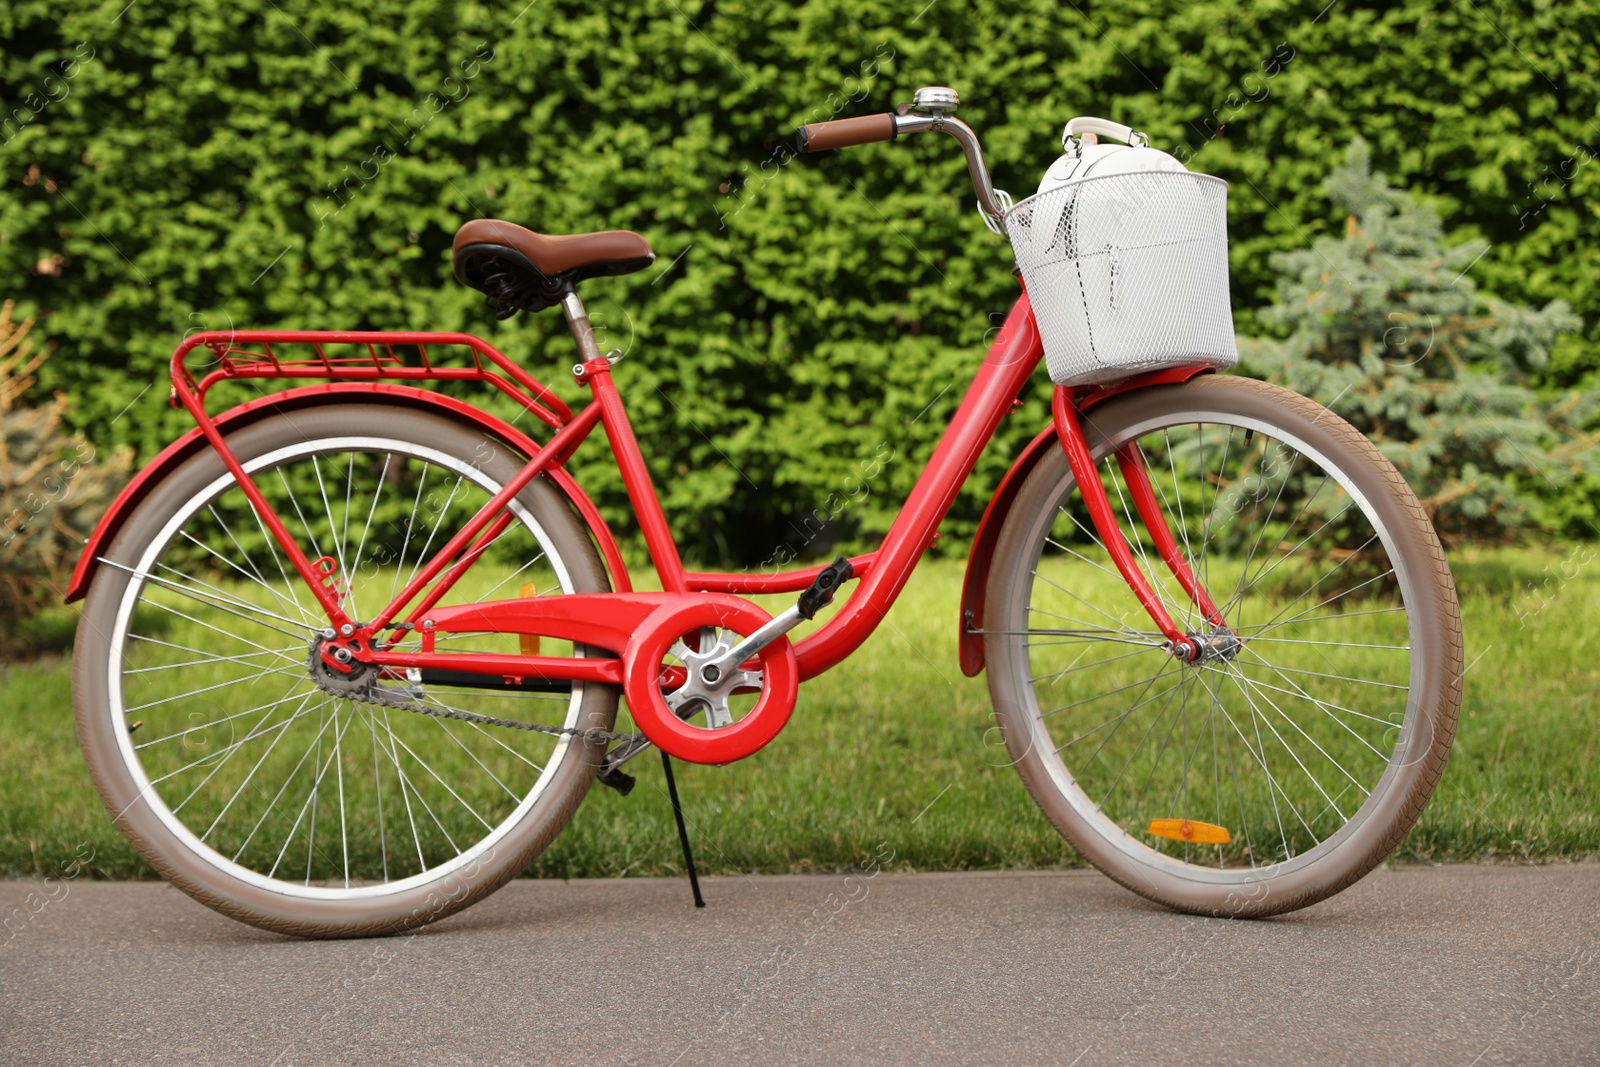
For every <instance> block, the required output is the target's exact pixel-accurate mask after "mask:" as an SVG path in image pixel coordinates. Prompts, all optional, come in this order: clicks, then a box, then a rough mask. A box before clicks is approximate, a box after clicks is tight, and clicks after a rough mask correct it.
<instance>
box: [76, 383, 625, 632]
mask: <svg viewBox="0 0 1600 1067" xmlns="http://www.w3.org/2000/svg"><path fill="white" fill-rule="evenodd" d="M352 401H355V402H362V401H370V402H372V403H383V404H398V405H402V406H405V407H409V408H414V409H418V410H422V411H431V412H434V413H436V414H440V415H443V416H445V417H446V418H452V419H455V420H457V421H465V422H470V423H472V424H474V425H476V426H478V427H479V428H480V429H482V430H483V431H484V432H485V433H487V434H488V435H489V436H491V437H493V438H496V439H497V440H499V441H501V442H502V443H504V444H505V445H506V446H507V447H508V448H512V449H516V450H517V451H519V452H520V453H521V454H522V455H524V456H529V455H532V454H533V453H534V452H535V451H536V450H537V449H538V448H539V445H538V444H537V443H536V442H535V441H534V440H533V439H532V438H531V437H529V436H528V435H527V434H525V433H523V432H522V431H521V430H518V429H517V428H516V427H514V426H512V425H511V424H510V423H508V422H506V421H505V420H504V419H501V418H498V417H496V416H494V415H490V414H489V413H488V412H485V411H480V410H479V409H477V408H475V407H473V406H472V405H470V404H467V403H464V402H463V401H460V400H457V399H455V398H454V397H450V396H445V395H443V394H440V393H433V392H428V391H427V390H423V389H416V388H413V387H411V386H406V385H392V384H387V383H372V384H368V383H361V384H348V385H340V384H334V385H308V386H304V387H302V388H299V389H290V390H286V391H284V392H281V393H273V394H272V395H271V396H265V397H261V398H260V399H257V400H252V401H250V402H248V403H245V404H240V405H239V406H238V407H236V408H232V409H230V410H228V411H225V412H223V413H222V414H220V415H218V416H217V417H216V424H217V429H218V430H220V431H221V432H222V433H223V434H224V435H227V434H230V433H233V432H234V431H237V430H241V429H243V428H244V427H246V426H249V425H251V424H252V423H256V422H259V421H261V420H262V419H264V418H268V417H270V416H273V415H280V414H284V413H286V412H291V411H302V410H304V409H306V408H308V407H314V406H317V405H321V404H344V403H350V402H352ZM209 447H210V446H209V445H208V444H207V443H206V439H205V437H204V436H203V435H202V434H201V433H200V430H199V428H198V427H196V428H195V429H193V430H190V431H189V432H188V433H186V434H184V435H183V436H182V437H180V438H178V439H177V440H176V441H174V442H172V444H170V445H168V446H167V447H166V448H164V449H162V450H161V453H160V454H159V455H158V456H156V458H155V459H153V460H151V461H150V462H149V463H148V464H146V465H145V467H144V469H143V470H141V471H140V472H139V473H138V474H137V475H135V476H134V479H133V481H131V482H129V483H128V484H127V486H126V487H124V488H123V490H122V492H121V493H119V494H118V495H117V499H116V500H115V501H113V502H112V504H111V508H110V510H108V511H107V512H106V513H105V516H104V517H103V518H102V519H101V520H100V524H99V525H98V526H96V527H95V530H94V533H93V534H91V535H90V536H89V540H88V542H87V543H86V544H85V545H84V548H83V554H82V555H80V556H79V557H78V565H77V567H75V568H74V569H73V572H72V581H71V583H70V584H69V585H68V586H67V596H66V600H67V603H69V604H70V603H72V602H73V601H76V600H81V599H82V598H83V596H84V594H85V593H87V592H88V589H89V583H90V582H91V581H93V580H94V575H95V571H96V570H97V569H98V567H99V560H100V557H101V555H102V554H103V553H104V552H105V550H106V547H107V546H109V545H110V544H111V542H112V541H113V540H115V538H116V536H117V533H118V531H120V530H121V529H122V525H123V523H124V522H126V521H127V518H128V516H129V515H130V514H131V513H132V512H133V509H134V508H135V507H137V506H138V504H139V502H140V501H141V500H143V499H144V498H145V497H146V496H148V495H149V493H150V491H151V490H152V489H154V488H155V487H156V485H157V484H159V483H160V481H161V479H163V478H165V477H166V476H167V475H168V474H170V473H171V472H172V471H174V470H176V469H177V468H178V467H179V466H180V465H181V464H182V463H183V462H184V461H185V460H187V459H189V457H190V456H193V455H194V454H195V453H197V452H199V451H201V450H202V449H205V448H209ZM544 477H546V478H548V479H549V480H550V482H551V483H552V484H554V485H555V487H556V488H557V489H558V490H560V491H561V493H562V494H563V495H564V496H565V497H566V498H567V500H568V502H569V503H571V505H572V506H573V508H574V509H575V510H576V511H577V512H578V514H579V516H580V517H581V518H582V519H583V522H584V525H586V526H587V527H588V528H589V533H590V535H591V536H592V537H593V538H594V539H595V543H596V544H597V545H598V547H599V549H600V555H601V557H602V558H604V560H605V561H606V568H607V569H608V570H609V571H610V572H611V587H612V588H613V589H614V590H616V591H618V592H623V593H626V592H630V591H631V590H632V589H633V583H632V581H631V580H630V579H629V576H628V568H627V564H626V563H624V562H623V559H622V552H621V550H620V549H618V547H617V539H616V537H615V536H613V535H612V533H611V528H610V527H609V526H607V525H606V521H605V519H604V518H603V517H602V516H601V515H600V511H599V509H598V508H596V507H595V505H594V501H592V500H590V499H589V497H588V495H587V494H586V493H584V491H583V490H582V489H581V488H580V487H579V486H578V483H577V482H576V481H574V480H573V477H572V475H571V474H569V473H567V471H566V470H564V469H561V468H550V469H548V470H546V471H545V472H544Z"/></svg>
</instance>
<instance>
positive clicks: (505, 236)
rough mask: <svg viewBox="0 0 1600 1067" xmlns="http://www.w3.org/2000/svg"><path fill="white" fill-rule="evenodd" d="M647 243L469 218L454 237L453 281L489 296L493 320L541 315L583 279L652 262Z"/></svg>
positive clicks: (614, 233) (630, 236)
mask: <svg viewBox="0 0 1600 1067" xmlns="http://www.w3.org/2000/svg"><path fill="white" fill-rule="evenodd" d="M655 258H656V257H655V253H654V252H652V251H650V242H648V241H646V240H645V239H644V238H643V237H641V236H639V235H638V234H636V233H632V232H630V231H628V230H603V231H601V232H599V233H579V234H572V235H570V236H565V237H553V236H550V235H548V234H542V233H534V232H533V231H532V230H529V229H526V228H524V227H522V226H518V225H516V224H514V223H510V222H502V221H500V220H499V219H473V220H472V221H471V222H469V223H467V224H466V225H465V226H463V227H461V229H460V230H458V231H457V232H456V239H455V268H456V278H457V279H458V280H459V281H462V282H465V283H466V284H467V285H470V286H471V287H472V288H474V289H477V290H478V291H480V292H482V293H485V294H487V295H488V297H489V299H490V301H491V302H492V303H493V304H494V306H495V317H496V318H501V319H505V318H510V317H511V316H512V315H514V314H516V313H517V312H518V311H543V310H544V309H545V308H547V307H552V306H554V305H555V304H558V303H560V302H561V298H562V297H563V296H565V295H566V294H567V293H570V292H574V291H576V288H577V284H578V283H579V282H581V281H583V280H584V279H585V278H598V277H601V276H604V275H608V274H631V273H633V272H634V271H636V270H643V269H644V268H645V267H648V266H649V265H650V263H651V261H652V260H654V259H655Z"/></svg>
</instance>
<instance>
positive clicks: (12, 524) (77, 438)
mask: <svg viewBox="0 0 1600 1067" xmlns="http://www.w3.org/2000/svg"><path fill="white" fill-rule="evenodd" d="M13 314H14V309H13V306H12V303H11V301H9V300H8V301H6V303H5V304H4V305H3V306H0V617H3V618H4V619H6V620H7V625H6V626H5V628H4V629H3V630H0V654H8V653H16V652H19V651H27V650H32V649H40V648H50V647H61V646H62V645H63V644H64V642H65V638H64V634H66V633H67V632H68V630H69V629H70V622H68V621H64V619H63V617H62V616H63V612H62V611H61V610H59V609H57V610H53V611H52V610H47V606H48V605H50V604H51V602H52V601H54V602H56V603H57V604H59V602H60V598H61V595H62V593H63V592H64V590H65V585H66V580H67V577H68V575H69V572H70V571H71V568H72V565H73V564H74V563H75V562H76V560H77V556H78V552H79V551H80V549H81V548H82V546H83V541H84V538H85V537H86V536H87V535H88V533H89V532H90V531H91V530H92V529H93V528H94V523H95V522H96V521H97V520H98V519H99V518H100V515H101V514H102V513H103V512H104V511H105V509H106V507H107V506H108V505H109V504H110V503H111V500H112V498H113V496H114V495H115V493H116V491H117V489H118V487H119V485H120V483H121V481H122V480H123V477H124V475H125V474H126V472H127V470H128V467H129V464H130V462H131V456H130V455H128V454H127V453H122V454H119V455H114V456H112V457H110V458H109V459H108V460H101V459H100V457H98V456H97V454H96V452H95V448H94V446H93V445H91V444H90V443H89V441H88V440H87V439H86V438H84V437H83V435H82V434H77V433H72V432H69V431H68V430H67V429H66V428H64V426H63V425H62V414H63V412H64V411H65V410H66V407H67V398H66V397H65V396H62V395H60V394H57V395H56V396H55V397H54V398H53V399H52V400H50V401H49V402H48V403H46V404H43V405H41V406H37V407H27V406H24V405H23V399H24V396H25V394H26V393H27V391H28V388H29V386H30V385H32V384H33V380H34V375H35V373H36V372H37V371H38V370H39V368H40V367H41V366H42V365H43V363H44V361H45V356H46V352H44V351H42V350H41V351H37V352H36V351H34V348H33V344H32V341H31V339H30V337H29V333H30V332H31V330H32V329H33V325H34V320H33V319H32V318H28V319H26V320H24V321H23V322H22V323H20V324H18V323H17V322H15V320H14V319H13Z"/></svg>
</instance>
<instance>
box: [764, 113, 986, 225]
mask: <svg viewBox="0 0 1600 1067" xmlns="http://www.w3.org/2000/svg"><path fill="white" fill-rule="evenodd" d="M927 91H928V90H922V91H920V92H919V93H918V96H919V97H920V96H921V95H922V93H923V92H927ZM943 92H946V93H950V96H951V97H952V98H953V97H954V95H955V94H954V93H953V92H951V91H950V90H948V89H946V90H943ZM949 106H951V107H953V104H952V105H949ZM907 110H908V109H906V108H902V113H885V114H882V115H864V116H862V117H860V118H853V119H833V120H830V121H828V122H813V123H810V124H808V125H805V126H801V127H800V128H799V129H798V130H797V131H795V134H796V136H795V141H796V146H797V147H798V148H799V149H800V151H802V152H821V151H823V150H824V149H828V148H850V147H852V146H854V145H861V144H876V143H878V142H880V141H892V140H894V139H895V138H897V137H904V136H906V135H907V134H912V133H922V132H923V131H924V130H941V131H943V132H944V133H948V134H949V135H950V136H952V137H954V138H955V139H956V140H958V141H960V142H961V148H962V150H963V151H965V152H966V154H967V172H968V173H969V174H970V175H971V176H972V185H973V188H974V189H976V190H977V191H978V207H979V208H980V209H981V210H982V211H983V213H984V214H985V215H988V216H990V217H992V218H993V219H994V220H995V223H996V224H1000V223H1002V221H1003V219H1004V217H1005V213H1006V212H1007V211H1008V210H1010V207H1011V204H1010V197H1009V196H1004V194H1002V195H1001V196H996V195H995V188H994V183H993V182H991V181H990V180H989V168H988V166H987V165H985V163H984V161H983V149H982V147H980V146H979V144H978V135H977V134H975V133H973V132H972V127H970V126H968V125H967V124H966V123H965V122H962V121H961V120H960V119H958V118H956V117H955V116H953V115H950V114H947V113H946V112H945V111H944V110H932V109H930V111H928V112H926V113H922V114H914V113H904V112H906V111H907ZM990 228H991V229H993V228H994V226H993V225H991V227H990ZM996 232H999V231H998V230H997V231H996Z"/></svg>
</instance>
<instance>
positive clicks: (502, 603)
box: [418, 593, 800, 763]
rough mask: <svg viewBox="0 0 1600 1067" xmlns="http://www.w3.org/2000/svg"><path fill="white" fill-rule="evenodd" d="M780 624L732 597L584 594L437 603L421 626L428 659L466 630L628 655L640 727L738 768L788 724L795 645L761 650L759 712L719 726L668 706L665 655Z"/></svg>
mask: <svg viewBox="0 0 1600 1067" xmlns="http://www.w3.org/2000/svg"><path fill="white" fill-rule="evenodd" d="M771 618H772V616H770V615H768V614H767V613H766V612H765V611H762V610H761V609H760V608H759V607H757V606H756V605H755V604H752V603H751V602H750V601H748V600H745V599H743V598H742V597H737V596H733V595H732V594H729V593H578V594H569V595H566V596H548V597H519V598H514V599H510V600H496V601H489V602H486V603H480V604H462V605H459V606H451V607H436V608H433V609H431V610H430V611H428V612H426V613H424V615H423V617H422V618H421V619H420V620H418V622H419V630H420V632H421V633H422V635H423V650H424V652H427V653H431V652H432V651H433V641H432V638H433V635H435V634H444V633H456V632H464V631H465V632H489V633H521V634H542V635H544V636H546V637H555V638H565V639H566V640H569V641H577V642H581V643H583V644H586V645H591V646H594V647H597V648H601V649H607V650H610V651H612V652H616V651H618V650H620V651H621V652H622V658H623V687H622V692H623V695H624V696H626V697H627V698H628V708H629V710H630V711H632V712H633V719H634V722H636V723H637V724H638V726H639V729H640V730H642V731H643V732H644V735H645V736H646V737H648V738H649V739H650V741H651V743H652V744H654V745H655V746H656V747H657V748H659V749H661V750H662V751H663V752H665V753H666V754H667V755H669V756H676V757H677V758H678V759H681V760H687V761H688V762H690V763H732V762H734V761H735V760H741V759H744V758H745V757H746V756H749V755H752V754H754V753H756V752H759V751H760V750H761V749H762V748H763V747H764V746H765V745H766V744H767V742H769V741H771V740H772V739H773V738H774V737H776V736H778V731H780V730H782V729H783V727H784V724H785V723H787V722H788V721H789V713H790V712H792V711H793V710H794V704H795V698H796V697H797V696H798V695H799V691H800V667H799V664H798V662H797V661H796V660H795V654H794V646H793V645H792V644H791V643H790V641H789V639H788V638H787V637H781V638H779V639H778V640H776V641H774V642H773V643H772V644H770V645H768V646H767V647H766V648H764V649H762V650H761V652H760V653H759V654H758V656H757V659H758V660H759V662H760V669H761V671H762V687H761V696H760V697H759V698H758V699H757V700H756V704H755V707H753V708H751V709H750V711H749V712H748V713H747V714H746V715H745V716H744V717H743V718H742V719H740V720H739V721H738V722H736V723H733V724H732V725H729V726H721V727H718V728H716V729H708V728H706V727H701V726H691V725H690V724H688V723H686V722H684V721H683V720H682V719H680V718H678V716H677V715H675V714H673V711H672V709H671V708H669V707H667V702H666V701H665V700H664V699H662V696H661V682H662V673H661V663H662V659H663V657H665V656H666V654H667V650H668V649H669V648H671V647H672V645H673V642H675V641H677V640H678V638H680V637H682V636H683V635H685V634H687V633H692V632H693V631H695V630H697V629H699V628H700V627H702V626H720V627H723V628H725V629H729V630H732V631H734V632H735V633H738V634H740V635H743V636H749V635H750V634H752V633H754V632H755V631H756V630H759V629H760V628H761V627H762V626H764V625H766V624H767V623H768V622H769V621H771ZM502 659H504V660H505V663H504V664H501V663H499V661H497V663H496V667H495V670H494V671H493V672H491V673H500V672H501V671H502V669H504V670H506V671H509V672H510V673H519V671H516V670H513V669H512V668H514V667H515V665H516V664H517V663H519V662H523V661H524V660H525V662H526V663H527V664H529V665H530V666H529V669H528V670H527V671H526V673H529V674H535V673H547V671H546V672H541V671H536V670H534V669H532V668H533V666H534V665H537V666H546V667H547V666H548V665H547V664H544V663H541V662H539V661H537V660H536V659H528V658H517V657H502ZM679 670H681V668H679ZM667 680H668V681H670V680H671V671H670V670H669V672H668V675H667Z"/></svg>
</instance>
